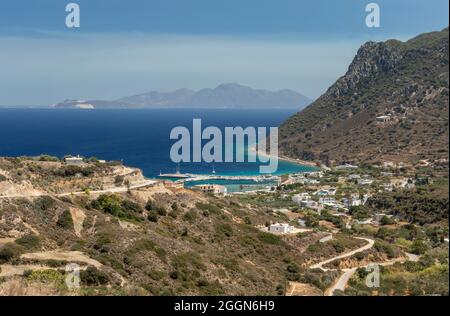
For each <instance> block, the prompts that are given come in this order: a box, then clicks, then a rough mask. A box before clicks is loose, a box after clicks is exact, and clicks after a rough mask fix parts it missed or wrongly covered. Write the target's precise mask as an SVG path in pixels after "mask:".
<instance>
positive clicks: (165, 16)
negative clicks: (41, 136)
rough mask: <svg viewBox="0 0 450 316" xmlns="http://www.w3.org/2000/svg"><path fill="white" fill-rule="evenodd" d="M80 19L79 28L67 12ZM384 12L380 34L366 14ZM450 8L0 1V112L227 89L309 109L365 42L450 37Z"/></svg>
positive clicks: (358, 3) (242, 1)
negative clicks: (70, 7)
mask: <svg viewBox="0 0 450 316" xmlns="http://www.w3.org/2000/svg"><path fill="white" fill-rule="evenodd" d="M69 2H76V3H78V4H79V5H80V7H81V28H79V29H68V28H66V26H65V19H66V15H67V13H66V12H65V6H66V4H67V3H69ZM370 2H376V3H378V4H379V5H380V7H381V27H380V28H376V29H374V28H372V29H369V28H367V27H366V25H365V17H366V14H367V13H366V12H365V6H366V5H367V4H368V3H370ZM448 6H449V4H448V0H380V1H365V0H339V1H336V0H314V1H313V0H310V1H301V0H127V1H122V0H120V1H119V0H78V1H76V0H73V1H65V0H1V1H0V105H36V104H40V105H50V104H53V103H56V102H58V101H61V100H63V99H66V98H81V99H92V98H94V99H97V98H98V99H114V98H119V97H123V96H127V95H132V94H137V93H142V92H147V91H150V90H161V91H168V90H174V89H177V88H192V89H199V88H204V87H214V86H217V85H218V84H220V83H224V82H238V83H241V84H246V85H250V86H252V87H255V88H266V89H270V90H277V89H282V88H290V89H294V90H297V91H299V92H301V93H303V94H305V95H307V96H309V97H312V98H315V97H317V96H319V95H320V94H321V93H323V92H324V91H325V90H326V88H328V86H329V85H330V84H332V83H333V82H334V81H335V80H336V79H337V78H338V77H339V76H341V75H342V74H344V73H345V71H346V69H347V67H348V64H349V63H350V62H351V60H352V58H353V57H354V55H355V53H356V51H357V49H358V47H359V46H360V45H361V44H363V43H364V42H365V41H367V40H384V39H388V38H398V39H402V40H405V39H407V38H410V37H412V36H414V35H416V34H419V33H422V32H428V31H433V30H440V29H442V28H444V27H447V26H448Z"/></svg>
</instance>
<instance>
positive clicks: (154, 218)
mask: <svg viewBox="0 0 450 316" xmlns="http://www.w3.org/2000/svg"><path fill="white" fill-rule="evenodd" d="M147 219H148V220H149V221H150V222H153V223H157V222H158V214H157V213H156V212H154V211H152V212H149V213H148V215H147Z"/></svg>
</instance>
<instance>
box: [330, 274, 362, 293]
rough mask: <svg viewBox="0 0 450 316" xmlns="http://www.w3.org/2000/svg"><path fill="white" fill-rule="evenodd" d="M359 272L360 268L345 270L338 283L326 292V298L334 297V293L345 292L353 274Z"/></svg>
mask: <svg viewBox="0 0 450 316" xmlns="http://www.w3.org/2000/svg"><path fill="white" fill-rule="evenodd" d="M356 270H358V268H353V269H348V270H344V271H345V272H344V274H342V275H341V276H340V277H339V278H338V279H337V281H336V282H335V283H334V284H333V285H332V286H331V287H330V288H328V289H327V290H326V291H325V296H333V293H334V291H336V290H341V291H344V290H345V288H346V287H347V283H348V281H349V280H350V278H351V277H352V276H353V274H354V273H355V272H356Z"/></svg>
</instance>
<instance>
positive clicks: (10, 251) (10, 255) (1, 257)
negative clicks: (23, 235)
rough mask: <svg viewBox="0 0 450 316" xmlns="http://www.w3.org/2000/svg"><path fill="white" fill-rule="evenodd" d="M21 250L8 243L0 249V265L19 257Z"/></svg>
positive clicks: (15, 245)
mask: <svg viewBox="0 0 450 316" xmlns="http://www.w3.org/2000/svg"><path fill="white" fill-rule="evenodd" d="M22 253H23V248H22V247H21V246H19V245H17V244H13V243H8V244H6V245H4V246H3V247H2V248H1V249H0V263H6V262H11V261H13V260H15V259H17V258H19V257H20V255H21V254H22Z"/></svg>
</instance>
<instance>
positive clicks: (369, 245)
mask: <svg viewBox="0 0 450 316" xmlns="http://www.w3.org/2000/svg"><path fill="white" fill-rule="evenodd" d="M355 238H356V239H361V240H365V241H367V245H365V246H363V247H361V248H358V249H356V250H352V251H350V252H347V253H344V254H342V255H339V256H336V257H333V258H331V259H327V260H324V261H322V262H319V263H316V264H314V265H312V266H310V267H309V268H310V269H321V270H322V271H325V272H326V271H330V270H332V269H325V268H324V267H323V266H324V265H326V264H328V263H330V262H333V261H335V260H338V259H344V258H348V257H351V256H353V255H355V254H357V253H359V252H363V251H366V250H369V249H370V248H372V247H373V245H374V244H375V240H373V239H369V238H362V237H355Z"/></svg>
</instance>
